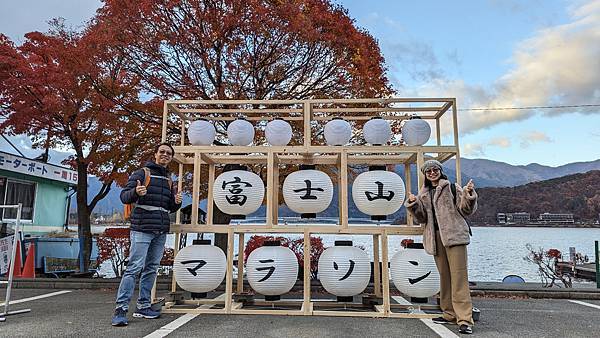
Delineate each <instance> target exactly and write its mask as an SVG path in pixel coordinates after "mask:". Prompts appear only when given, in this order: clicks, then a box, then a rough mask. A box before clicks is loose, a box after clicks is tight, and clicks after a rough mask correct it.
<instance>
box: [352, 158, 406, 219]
mask: <svg viewBox="0 0 600 338" xmlns="http://www.w3.org/2000/svg"><path fill="white" fill-rule="evenodd" d="M404 194H405V191H404V182H403V181H402V178H401V177H400V176H398V174H396V173H394V172H391V171H386V170H385V166H372V167H370V168H369V171H367V172H364V173H362V174H360V175H358V177H356V179H355V180H354V183H353V184H352V199H353V200H354V204H356V206H357V207H358V210H360V211H361V212H363V213H365V214H367V215H371V218H372V219H374V220H384V219H386V216H387V215H391V214H393V213H395V212H396V211H398V209H400V207H401V206H402V202H404Z"/></svg>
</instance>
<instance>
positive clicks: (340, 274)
mask: <svg viewBox="0 0 600 338" xmlns="http://www.w3.org/2000/svg"><path fill="white" fill-rule="evenodd" d="M335 245H336V246H334V247H331V248H328V249H326V250H325V251H323V253H322V254H321V257H320V258H319V272H318V275H319V280H320V281H321V285H323V287H324V288H325V290H327V292H329V293H331V294H334V295H336V296H338V297H352V296H354V295H357V294H359V293H361V292H363V291H364V289H365V288H366V287H367V284H369V279H370V278H371V261H370V259H369V256H368V255H367V253H366V252H364V251H363V250H361V249H359V248H357V247H353V246H352V242H351V241H336V242H335ZM348 301H350V300H348Z"/></svg>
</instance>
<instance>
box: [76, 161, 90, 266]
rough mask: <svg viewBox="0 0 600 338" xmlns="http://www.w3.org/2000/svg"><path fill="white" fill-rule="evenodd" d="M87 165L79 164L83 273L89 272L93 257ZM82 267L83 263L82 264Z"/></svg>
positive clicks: (79, 216) (78, 191) (78, 199)
mask: <svg viewBox="0 0 600 338" xmlns="http://www.w3.org/2000/svg"><path fill="white" fill-rule="evenodd" d="M87 193H88V185H87V165H86V164H85V163H77V221H78V224H79V226H78V235H79V247H80V248H81V249H80V250H81V252H80V253H79V259H83V271H81V272H87V271H88V269H89V265H90V257H91V255H92V229H91V226H90V209H89V208H88V203H87ZM80 266H81V263H80Z"/></svg>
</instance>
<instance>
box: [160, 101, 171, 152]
mask: <svg viewBox="0 0 600 338" xmlns="http://www.w3.org/2000/svg"><path fill="white" fill-rule="evenodd" d="M168 119H169V105H168V104H167V101H165V102H164V103H163V121H162V134H161V138H160V139H161V142H166V141H167V121H168Z"/></svg>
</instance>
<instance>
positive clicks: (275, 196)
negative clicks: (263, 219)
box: [273, 155, 279, 225]
mask: <svg viewBox="0 0 600 338" xmlns="http://www.w3.org/2000/svg"><path fill="white" fill-rule="evenodd" d="M278 220H279V161H278V159H277V155H275V158H274V163H273V225H277V224H279V221H278Z"/></svg>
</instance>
